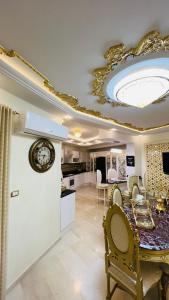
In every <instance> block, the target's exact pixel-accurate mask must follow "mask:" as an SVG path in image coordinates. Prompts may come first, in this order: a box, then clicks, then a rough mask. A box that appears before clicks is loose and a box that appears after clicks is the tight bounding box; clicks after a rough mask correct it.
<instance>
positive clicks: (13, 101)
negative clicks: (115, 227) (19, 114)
mask: <svg viewBox="0 0 169 300" xmlns="http://www.w3.org/2000/svg"><path fill="white" fill-rule="evenodd" d="M0 103H3V104H6V105H8V106H10V107H11V108H12V109H14V110H17V111H25V110H29V111H34V112H37V113H39V114H41V115H44V116H47V117H50V116H49V115H48V114H46V113H45V112H44V111H42V110H40V109H38V108H36V107H34V106H33V105H30V104H29V103H27V102H25V101H23V100H22V99H19V98H17V97H15V96H13V95H11V94H9V93H7V92H6V91H4V90H2V89H0ZM35 140H36V138H35V137H30V136H15V135H13V136H12V143H11V163H10V192H11V191H13V190H19V197H15V198H10V203H9V228H8V266H7V277H8V278H7V286H8V287H9V286H10V285H11V284H12V283H13V282H14V281H15V280H16V279H17V278H18V277H19V276H20V275H21V274H22V273H23V272H24V271H25V270H26V269H27V268H28V267H29V266H30V265H31V264H32V263H33V262H34V261H35V260H36V259H37V258H39V257H40V256H41V255H42V254H43V253H44V252H45V251H46V250H47V249H48V248H49V247H50V246H51V245H52V244H53V243H54V242H55V241H56V240H57V239H58V238H59V236H60V216H59V200H60V182H61V181H60V178H61V168H60V163H61V144H60V143H59V142H58V143H57V142H52V143H53V144H54V147H55V151H56V159H55V162H54V165H53V166H52V168H51V169H50V170H49V171H47V172H45V173H43V174H40V173H37V172H35V171H34V170H33V169H32V168H31V166H30V164H29V160H28V153H29V149H30V147H31V145H32V143H33V142H34V141H35Z"/></svg>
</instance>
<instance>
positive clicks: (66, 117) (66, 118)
mask: <svg viewBox="0 0 169 300" xmlns="http://www.w3.org/2000/svg"><path fill="white" fill-rule="evenodd" d="M64 119H65V120H72V119H73V117H72V116H70V115H66V116H64Z"/></svg>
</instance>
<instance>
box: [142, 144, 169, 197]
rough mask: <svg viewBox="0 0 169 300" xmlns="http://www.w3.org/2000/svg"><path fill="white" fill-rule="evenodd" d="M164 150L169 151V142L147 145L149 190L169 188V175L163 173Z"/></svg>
mask: <svg viewBox="0 0 169 300" xmlns="http://www.w3.org/2000/svg"><path fill="white" fill-rule="evenodd" d="M163 152H169V143H162V144H149V145H146V146H145V154H146V165H147V186H148V190H151V191H166V190H167V191H168V190H169V175H165V174H164V173H163V163H162V153H163Z"/></svg>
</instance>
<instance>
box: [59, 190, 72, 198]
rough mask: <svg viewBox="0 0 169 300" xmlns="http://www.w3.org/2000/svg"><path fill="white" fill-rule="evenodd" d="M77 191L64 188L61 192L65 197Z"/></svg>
mask: <svg viewBox="0 0 169 300" xmlns="http://www.w3.org/2000/svg"><path fill="white" fill-rule="evenodd" d="M75 192H76V190H69V189H66V190H64V191H63V192H61V198H63V197H65V196H68V195H70V194H73V193H75Z"/></svg>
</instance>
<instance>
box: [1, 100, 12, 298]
mask: <svg viewBox="0 0 169 300" xmlns="http://www.w3.org/2000/svg"><path fill="white" fill-rule="evenodd" d="M11 124H12V110H11V109H10V108H8V107H6V106H2V105H0V300H5V294H6V252H7V251H6V249H7V222H8V201H9V192H8V185H9V159H10V158H9V155H10V139H11Z"/></svg>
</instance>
